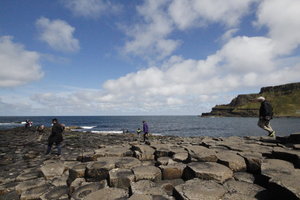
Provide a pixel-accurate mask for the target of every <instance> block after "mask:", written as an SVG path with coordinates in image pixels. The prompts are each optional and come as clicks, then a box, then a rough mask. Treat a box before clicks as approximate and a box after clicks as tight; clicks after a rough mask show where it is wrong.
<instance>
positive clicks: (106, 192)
mask: <svg viewBox="0 0 300 200" xmlns="http://www.w3.org/2000/svg"><path fill="white" fill-rule="evenodd" d="M126 199H128V192H127V191H126V190H124V189H121V188H103V189H101V190H98V191H95V192H92V193H90V194H89V195H87V196H86V198H85V200H126Z"/></svg>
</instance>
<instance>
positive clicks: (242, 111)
mask: <svg viewBox="0 0 300 200" xmlns="http://www.w3.org/2000/svg"><path fill="white" fill-rule="evenodd" d="M259 96H264V97H265V98H266V99H267V100H268V101H269V102H271V104H272V105H273V109H274V110H273V111H274V116H275V117H300V82H298V83H289V84H285V85H278V86H271V87H263V88H261V90H260V92H259V93H258V94H244V95H238V96H237V97H236V98H234V99H233V100H232V101H231V102H230V103H229V104H224V105H216V106H215V107H213V108H212V111H211V112H209V113H202V115H201V116H202V117H210V116H220V117H257V116H258V110H259V106H260V103H258V102H256V101H255V99H256V98H257V97H259Z"/></svg>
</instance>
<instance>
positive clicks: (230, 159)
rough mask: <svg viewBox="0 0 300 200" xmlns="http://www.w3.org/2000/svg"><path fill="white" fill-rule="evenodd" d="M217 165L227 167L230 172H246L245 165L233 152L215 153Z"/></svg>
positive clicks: (242, 159) (241, 158)
mask: <svg viewBox="0 0 300 200" xmlns="http://www.w3.org/2000/svg"><path fill="white" fill-rule="evenodd" d="M217 157H218V163H221V164H223V165H225V166H227V167H229V168H230V169H231V170H232V171H234V172H238V171H246V169H247V165H246V162H245V160H244V158H243V157H241V156H239V155H237V154H236V153H234V152H229V151H222V152H218V153H217Z"/></svg>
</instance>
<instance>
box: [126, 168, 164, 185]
mask: <svg viewBox="0 0 300 200" xmlns="http://www.w3.org/2000/svg"><path fill="white" fill-rule="evenodd" d="M132 171H133V173H134V176H135V180H136V181H139V180H151V181H159V180H161V171H160V169H159V168H157V167H155V166H139V167H135V168H133V169H132Z"/></svg>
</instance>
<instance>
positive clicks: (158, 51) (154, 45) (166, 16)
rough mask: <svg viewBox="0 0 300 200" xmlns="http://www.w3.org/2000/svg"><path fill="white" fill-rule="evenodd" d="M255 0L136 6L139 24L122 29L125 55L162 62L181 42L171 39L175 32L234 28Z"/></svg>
mask: <svg viewBox="0 0 300 200" xmlns="http://www.w3.org/2000/svg"><path fill="white" fill-rule="evenodd" d="M256 1H257V0H244V1H240V0H229V1H223V0H215V1H210V0H157V1H151V0H145V1H144V4H142V5H141V6H138V7H137V11H138V14H139V15H140V16H141V17H142V19H141V20H140V21H141V22H140V23H138V24H135V25H133V26H129V27H127V28H125V30H126V33H127V35H128V36H129V39H128V40H127V41H126V42H125V45H124V49H123V50H124V52H125V53H127V54H132V55H134V56H140V57H142V58H145V59H146V60H148V61H149V60H151V61H153V60H162V59H164V58H166V57H168V56H170V55H171V54H172V53H173V52H174V51H175V50H176V49H177V48H178V47H179V46H180V45H181V43H182V41H180V40H177V39H171V38H169V37H170V34H171V33H172V32H174V31H175V30H182V31H184V30H186V29H188V28H194V27H199V26H206V25H209V24H210V23H221V24H225V25H226V27H234V26H236V25H238V24H239V22H240V19H241V18H242V17H243V16H245V15H246V14H247V13H248V12H249V9H250V7H251V5H252V3H253V2H256Z"/></svg>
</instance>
